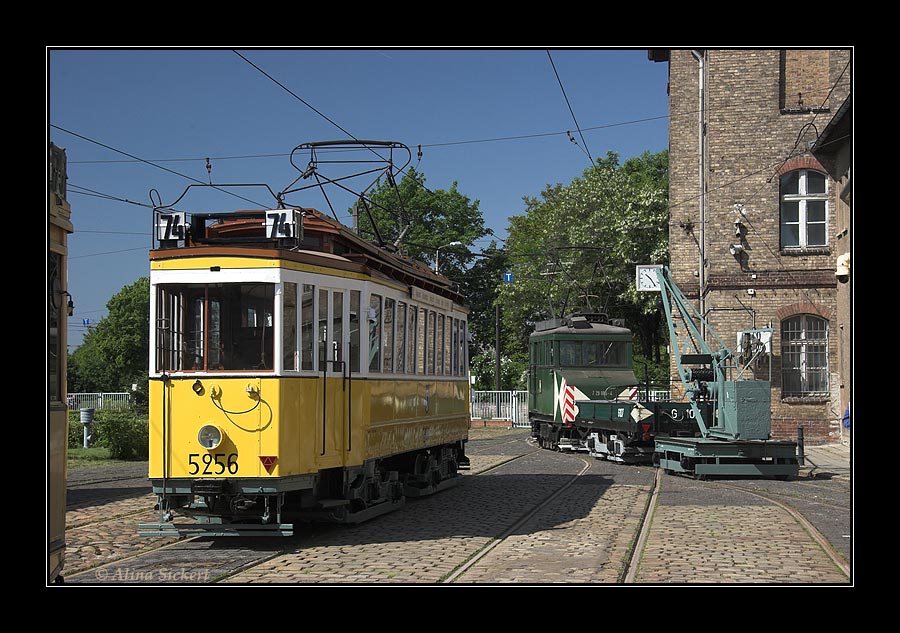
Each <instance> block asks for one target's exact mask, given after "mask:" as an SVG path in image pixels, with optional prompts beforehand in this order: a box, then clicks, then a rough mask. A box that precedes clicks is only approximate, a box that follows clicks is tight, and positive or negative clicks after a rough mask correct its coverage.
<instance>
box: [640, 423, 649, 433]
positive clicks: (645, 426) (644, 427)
mask: <svg viewBox="0 0 900 633" xmlns="http://www.w3.org/2000/svg"><path fill="white" fill-rule="evenodd" d="M641 426H642V427H643V429H644V433H649V432H650V425H649V424H641Z"/></svg>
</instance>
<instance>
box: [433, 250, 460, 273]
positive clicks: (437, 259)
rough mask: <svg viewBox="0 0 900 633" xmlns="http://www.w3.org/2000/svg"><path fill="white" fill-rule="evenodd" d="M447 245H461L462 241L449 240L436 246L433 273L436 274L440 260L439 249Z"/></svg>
mask: <svg viewBox="0 0 900 633" xmlns="http://www.w3.org/2000/svg"><path fill="white" fill-rule="evenodd" d="M448 246H462V242H450V243H449V244H444V245H443V246H438V247H437V250H436V251H435V255H434V274H435V275H436V274H438V263H439V262H440V261H441V249H442V248H447V247H448Z"/></svg>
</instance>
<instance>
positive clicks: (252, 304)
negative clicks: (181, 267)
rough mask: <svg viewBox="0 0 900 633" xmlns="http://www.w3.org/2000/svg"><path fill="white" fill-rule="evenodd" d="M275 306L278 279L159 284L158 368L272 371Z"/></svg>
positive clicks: (157, 321)
mask: <svg viewBox="0 0 900 633" xmlns="http://www.w3.org/2000/svg"><path fill="white" fill-rule="evenodd" d="M274 311H275V285H274V284H268V283H243V284H209V285H206V284H185V285H164V286H159V287H158V289H157V301H156V313H157V314H156V369H157V370H158V371H184V372H191V371H216V370H226V371H228V370H231V371H235V370H237V371H242V370H243V371H248V370H272V369H273V364H272V361H273V353H274V340H275V338H274V327H273V326H274V323H273V315H274Z"/></svg>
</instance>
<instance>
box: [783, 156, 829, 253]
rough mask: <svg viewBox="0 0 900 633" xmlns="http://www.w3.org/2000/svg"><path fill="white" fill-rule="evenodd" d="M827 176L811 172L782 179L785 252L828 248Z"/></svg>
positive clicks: (788, 174) (800, 170) (801, 170)
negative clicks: (786, 250)
mask: <svg viewBox="0 0 900 633" xmlns="http://www.w3.org/2000/svg"><path fill="white" fill-rule="evenodd" d="M826 203H827V190H826V178H825V174H823V173H821V172H818V171H813V170H811V169H798V170H796V171H790V172H788V173H786V174H784V175H783V176H782V177H781V248H788V249H802V248H816V247H822V246H827V245H828V239H827V231H826V227H827V213H826Z"/></svg>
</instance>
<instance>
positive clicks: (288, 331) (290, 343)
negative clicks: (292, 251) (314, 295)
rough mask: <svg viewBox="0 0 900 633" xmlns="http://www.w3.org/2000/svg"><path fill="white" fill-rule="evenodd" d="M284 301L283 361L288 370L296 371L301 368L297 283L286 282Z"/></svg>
mask: <svg viewBox="0 0 900 633" xmlns="http://www.w3.org/2000/svg"><path fill="white" fill-rule="evenodd" d="M283 303H284V309H283V310H282V321H283V322H284V323H283V326H282V327H283V330H282V332H283V333H282V341H281V345H282V354H283V358H282V362H283V363H284V369H285V370H286V371H296V370H298V369H300V367H299V365H300V363H299V360H300V358H299V354H298V353H297V284H295V283H292V282H290V281H288V282H285V284H284V294H283Z"/></svg>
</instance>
